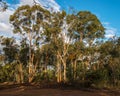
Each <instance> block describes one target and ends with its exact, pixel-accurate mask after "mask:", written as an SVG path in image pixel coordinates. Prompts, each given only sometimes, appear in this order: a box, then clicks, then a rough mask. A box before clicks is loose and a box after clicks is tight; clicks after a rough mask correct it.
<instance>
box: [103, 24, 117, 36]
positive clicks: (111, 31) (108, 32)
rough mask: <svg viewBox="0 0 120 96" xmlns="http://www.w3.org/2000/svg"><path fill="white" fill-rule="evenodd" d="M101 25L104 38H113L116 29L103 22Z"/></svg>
mask: <svg viewBox="0 0 120 96" xmlns="http://www.w3.org/2000/svg"><path fill="white" fill-rule="evenodd" d="M103 25H104V27H105V29H106V31H105V37H106V38H113V37H114V36H115V35H116V33H117V29H116V28H114V27H112V26H111V25H110V23H109V22H103Z"/></svg>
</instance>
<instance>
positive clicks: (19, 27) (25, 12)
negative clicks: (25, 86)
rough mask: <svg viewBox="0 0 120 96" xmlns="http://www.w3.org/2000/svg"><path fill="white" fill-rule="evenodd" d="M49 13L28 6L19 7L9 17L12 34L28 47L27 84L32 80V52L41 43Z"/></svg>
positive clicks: (35, 6) (33, 66) (37, 7)
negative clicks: (16, 34) (23, 39)
mask: <svg viewBox="0 0 120 96" xmlns="http://www.w3.org/2000/svg"><path fill="white" fill-rule="evenodd" d="M49 14H50V13H49V11H47V10H44V9H43V8H41V7H40V6H39V5H34V6H32V7H30V6H29V5H25V6H21V7H19V8H18V9H17V10H16V11H15V12H14V14H13V15H11V16H10V23H11V24H12V25H13V27H14V30H13V32H14V33H19V34H20V35H21V37H25V38H26V39H27V43H28V45H29V64H28V66H29V76H28V77H29V82H31V81H32V80H33V78H34V75H35V74H34V71H33V69H34V68H35V65H34V64H33V61H34V50H35V49H36V48H37V46H39V45H40V44H41V43H42V42H43V39H44V38H42V33H43V30H44V29H43V25H44V23H45V22H47V19H48V16H49Z"/></svg>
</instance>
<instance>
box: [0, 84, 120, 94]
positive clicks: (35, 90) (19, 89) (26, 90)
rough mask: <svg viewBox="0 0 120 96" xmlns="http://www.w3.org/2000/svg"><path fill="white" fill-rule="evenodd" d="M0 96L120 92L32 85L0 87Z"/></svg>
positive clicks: (116, 92)
mask: <svg viewBox="0 0 120 96" xmlns="http://www.w3.org/2000/svg"><path fill="white" fill-rule="evenodd" d="M0 96H120V90H110V89H109V90H108V89H92V88H81V89H74V88H41V87H39V86H33V85H0Z"/></svg>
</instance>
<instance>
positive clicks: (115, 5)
mask: <svg viewBox="0 0 120 96" xmlns="http://www.w3.org/2000/svg"><path fill="white" fill-rule="evenodd" d="M5 1H7V3H8V4H9V10H7V12H6V13H5V12H4V13H3V14H1V13H0V27H1V26H2V27H5V24H7V25H9V23H8V22H9V19H8V17H9V15H11V14H12V13H14V11H13V10H10V8H11V7H12V5H13V6H17V5H18V4H22V5H23V4H32V3H33V0H5ZM36 1H38V2H39V3H40V4H41V5H45V6H50V7H54V9H55V10H57V11H58V10H59V9H64V10H66V11H68V9H69V7H73V8H74V9H75V10H77V11H84V10H85V11H86V10H87V11H91V12H92V13H93V14H95V15H97V17H98V18H99V19H100V21H101V22H102V24H103V25H104V27H105V28H106V29H107V30H106V37H111V36H113V35H115V34H116V35H117V36H120V29H119V27H120V22H119V21H120V18H119V17H120V12H119V10H120V7H119V5H120V0H36ZM7 14H8V15H7ZM3 15H4V16H6V17H4V16H3ZM4 19H5V20H4ZM7 20H8V21H7ZM2 27H1V28H0V29H3V28H2ZM9 29H10V26H8V27H6V29H4V30H0V35H1V34H3V33H5V34H6V35H9V33H8V32H7V30H9ZM2 31H6V32H2Z"/></svg>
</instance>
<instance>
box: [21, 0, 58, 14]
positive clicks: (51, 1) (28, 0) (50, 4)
mask: <svg viewBox="0 0 120 96" xmlns="http://www.w3.org/2000/svg"><path fill="white" fill-rule="evenodd" d="M35 2H36V3H37V4H40V5H41V6H42V7H44V8H46V9H48V10H51V9H52V10H53V11H55V12H58V11H60V6H59V5H58V4H57V3H56V2H55V0H35ZM26 4H29V5H33V4H34V0H20V5H26Z"/></svg>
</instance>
